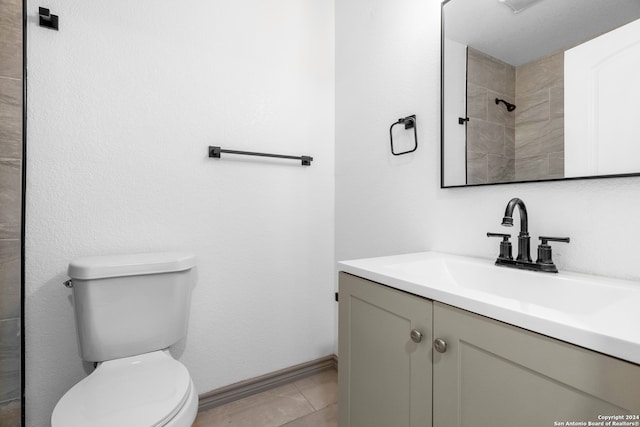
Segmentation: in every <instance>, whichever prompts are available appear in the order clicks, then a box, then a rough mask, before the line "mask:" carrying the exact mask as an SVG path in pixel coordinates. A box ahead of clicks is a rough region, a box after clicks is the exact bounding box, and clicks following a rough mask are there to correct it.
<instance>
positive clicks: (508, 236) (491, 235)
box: [487, 233, 511, 242]
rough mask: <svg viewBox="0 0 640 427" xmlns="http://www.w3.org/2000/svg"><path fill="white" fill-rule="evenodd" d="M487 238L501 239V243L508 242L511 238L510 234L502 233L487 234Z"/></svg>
mask: <svg viewBox="0 0 640 427" xmlns="http://www.w3.org/2000/svg"><path fill="white" fill-rule="evenodd" d="M487 237H502V241H503V242H508V241H509V239H510V238H511V234H504V233H487Z"/></svg>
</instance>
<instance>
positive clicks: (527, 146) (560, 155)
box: [515, 52, 564, 181]
mask: <svg viewBox="0 0 640 427" xmlns="http://www.w3.org/2000/svg"><path fill="white" fill-rule="evenodd" d="M516 105H517V106H518V108H517V109H516V110H515V113H516V115H515V118H516V134H515V159H516V160H515V171H516V173H515V178H516V180H518V181H526V180H535V179H550V178H562V177H564V52H558V53H555V54H553V55H549V56H546V57H544V58H540V59H538V60H536V61H533V62H530V63H528V64H524V65H520V66H519V67H517V68H516Z"/></svg>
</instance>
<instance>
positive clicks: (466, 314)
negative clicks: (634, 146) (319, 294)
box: [339, 252, 640, 427]
mask: <svg viewBox="0 0 640 427" xmlns="http://www.w3.org/2000/svg"><path fill="white" fill-rule="evenodd" d="M339 269H340V285H339V286H340V288H339V310H340V311H339V316H340V317H339V361H340V362H339V363H340V369H339V389H340V397H339V399H340V400H339V425H340V426H341V427H364V426H366V427H376V426H380V427H388V426H410V427H418V426H420V427H424V426H434V427H450V426H474V427H483V426H486V427H494V426H516V425H517V426H531V427H534V426H535V427H538V426H560V425H571V424H568V422H584V423H585V424H584V425H588V422H592V423H599V422H602V424H590V425H607V424H606V422H607V421H616V422H628V423H629V424H617V425H630V426H631V425H640V418H639V417H640V365H638V363H639V362H640V331H639V330H640V328H639V327H638V325H640V310H638V307H639V305H638V304H640V284H638V283H634V282H627V281H622V280H611V279H604V278H602V279H601V278H595V277H591V276H586V275H578V274H573V273H560V274H557V275H553V274H552V275H549V274H543V273H535V272H529V271H519V270H510V269H506V268H504V267H497V266H494V265H493V262H492V261H490V260H483V259H475V258H467V257H460V256H453V255H445V254H438V253H433V252H425V253H419V254H407V255H401V256H394V257H382V258H371V259H363V260H355V261H345V262H341V263H339ZM606 417H616V418H606ZM636 423H637V424H636ZM574 425H582V424H574ZM608 425H614V424H608Z"/></svg>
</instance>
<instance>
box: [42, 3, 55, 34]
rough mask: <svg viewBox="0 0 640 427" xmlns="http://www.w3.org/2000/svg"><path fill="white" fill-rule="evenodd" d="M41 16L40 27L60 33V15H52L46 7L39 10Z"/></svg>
mask: <svg viewBox="0 0 640 427" xmlns="http://www.w3.org/2000/svg"><path fill="white" fill-rule="evenodd" d="M38 14H39V15H40V26H41V27H45V28H50V29H52V30H56V31H58V15H52V14H51V12H50V11H49V9H46V8H44V7H40V8H38Z"/></svg>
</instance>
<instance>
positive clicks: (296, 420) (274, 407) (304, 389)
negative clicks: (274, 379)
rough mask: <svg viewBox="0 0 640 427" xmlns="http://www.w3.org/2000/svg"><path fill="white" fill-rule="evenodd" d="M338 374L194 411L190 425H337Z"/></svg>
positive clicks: (323, 374)
mask: <svg viewBox="0 0 640 427" xmlns="http://www.w3.org/2000/svg"><path fill="white" fill-rule="evenodd" d="M337 396H338V375H337V372H336V370H335V369H329V370H326V371H323V372H321V373H319V374H316V375H313V376H311V377H307V378H303V379H301V380H298V381H296V382H293V383H290V384H287V385H284V386H281V387H278V388H274V389H272V390H268V391H265V392H263V393H260V394H256V395H253V396H249V397H246V398H244V399H240V400H237V401H235V402H231V403H228V404H226V405H223V406H219V407H217V408H213V409H209V410H208V411H204V412H201V413H199V414H198V417H197V418H196V421H195V423H194V424H193V427H280V426H286V427H337V425H338V421H337V409H338V404H337Z"/></svg>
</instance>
